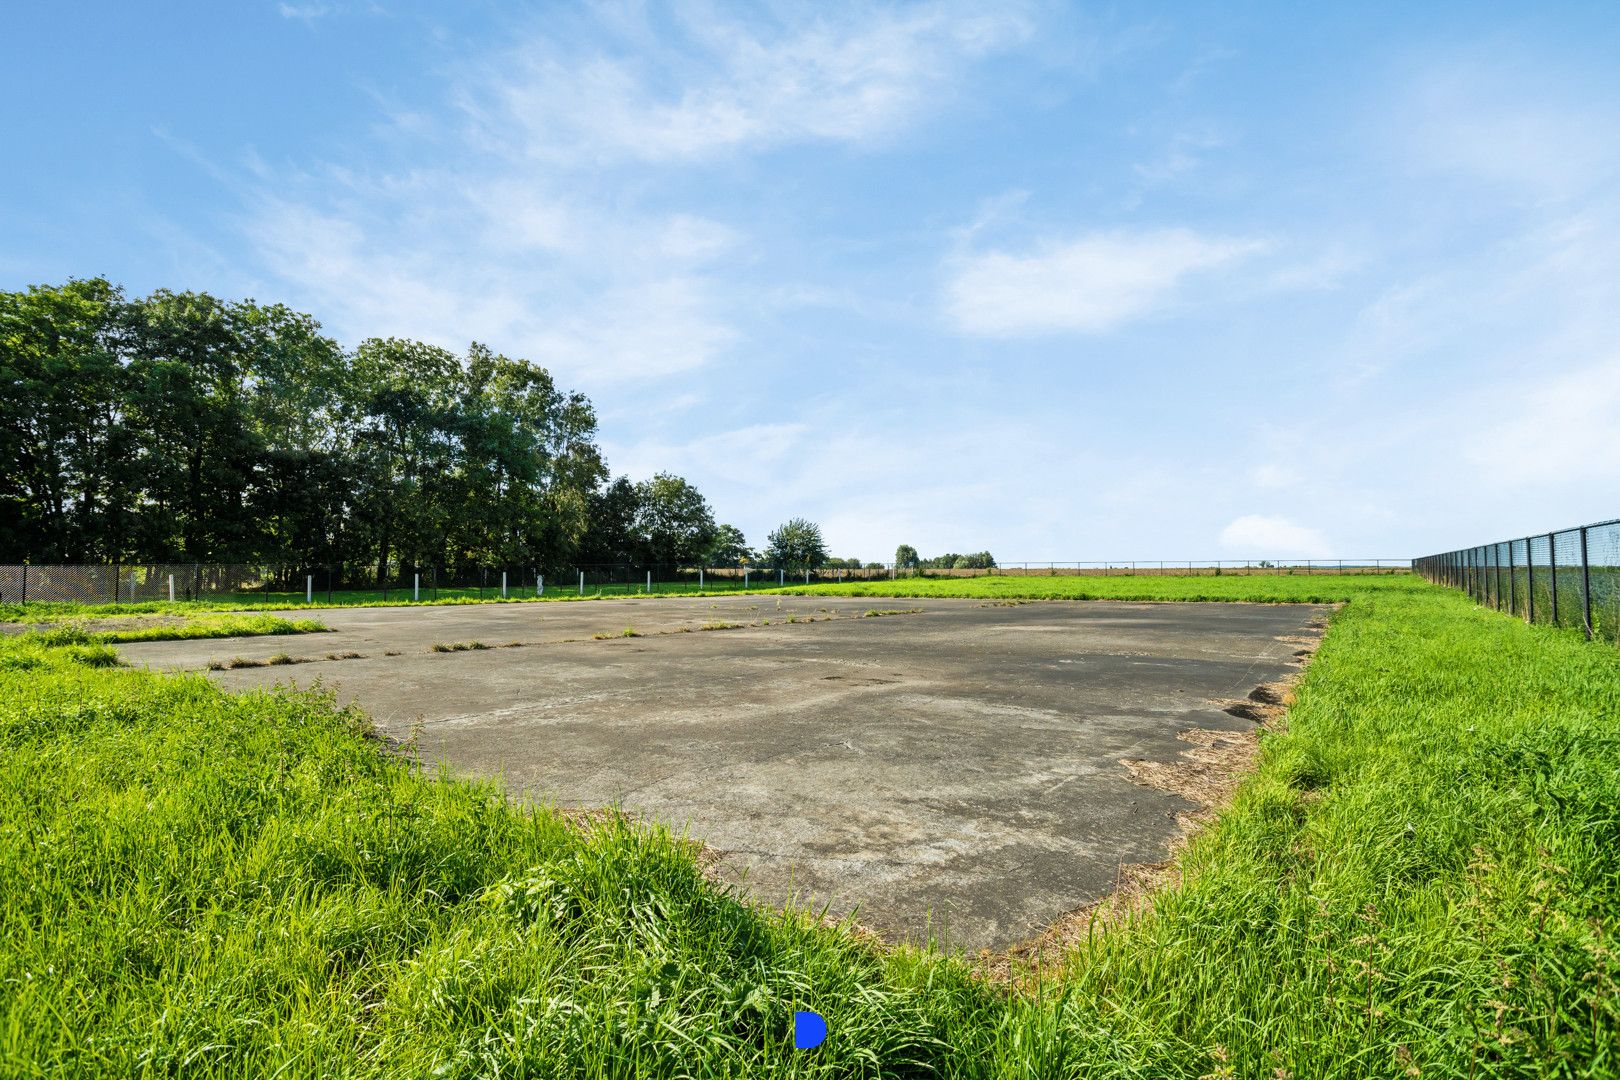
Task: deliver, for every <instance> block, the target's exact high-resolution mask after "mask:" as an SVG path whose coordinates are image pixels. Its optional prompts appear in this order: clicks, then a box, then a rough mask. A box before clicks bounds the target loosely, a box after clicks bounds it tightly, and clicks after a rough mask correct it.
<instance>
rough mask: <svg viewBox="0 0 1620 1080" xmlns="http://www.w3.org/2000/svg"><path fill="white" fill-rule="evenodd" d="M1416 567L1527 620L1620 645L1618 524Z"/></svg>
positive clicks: (1457, 554)
mask: <svg viewBox="0 0 1620 1080" xmlns="http://www.w3.org/2000/svg"><path fill="white" fill-rule="evenodd" d="M1412 569H1413V570H1415V571H1416V572H1417V573H1419V574H1421V575H1423V576H1424V577H1425V578H1428V579H1429V580H1430V581H1433V582H1437V583H1439V584H1442V585H1449V586H1451V587H1453V588H1457V589H1461V590H1463V591H1464V592H1466V593H1467V594H1468V595H1469V596H1472V597H1473V598H1474V599H1475V600H1476V601H1478V602H1479V603H1480V604H1483V605H1485V606H1487V607H1494V608H1496V609H1497V610H1498V611H1504V612H1508V613H1511V614H1513V615H1517V616H1519V617H1520V618H1522V619H1525V620H1527V621H1529V622H1534V623H1545V624H1547V625H1550V626H1562V627H1569V628H1572V629H1577V630H1581V631H1583V632H1584V633H1585V634H1586V635H1587V637H1590V638H1599V639H1602V640H1605V641H1620V520H1616V521H1600V522H1597V523H1596V524H1593V525H1582V526H1579V527H1577V528H1573V529H1560V530H1557V531H1554V532H1550V533H1542V534H1539V535H1537V536H1527V537H1523V538H1522V539H1517V540H1502V541H1499V542H1497V543H1494V544H1482V545H1480V546H1479V547H1472V548H1459V549H1458V550H1456V551H1447V552H1443V553H1442V554H1439V555H1429V556H1426V557H1424V558H1421V559H1414V560H1412Z"/></svg>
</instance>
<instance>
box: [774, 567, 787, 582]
mask: <svg viewBox="0 0 1620 1080" xmlns="http://www.w3.org/2000/svg"><path fill="white" fill-rule="evenodd" d="M776 584H777V585H778V586H782V585H786V584H787V571H786V570H784V569H782V568H781V567H780V566H778V567H777V568H776Z"/></svg>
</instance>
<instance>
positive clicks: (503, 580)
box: [501, 570, 506, 600]
mask: <svg viewBox="0 0 1620 1080" xmlns="http://www.w3.org/2000/svg"><path fill="white" fill-rule="evenodd" d="M501 599H502V600H505V599H506V571H505V570H502V571H501Z"/></svg>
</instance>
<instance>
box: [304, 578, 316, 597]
mask: <svg viewBox="0 0 1620 1080" xmlns="http://www.w3.org/2000/svg"><path fill="white" fill-rule="evenodd" d="M314 602H315V575H314V574H307V575H305V577H304V603H306V604H313V603H314Z"/></svg>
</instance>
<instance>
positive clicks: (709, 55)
mask: <svg viewBox="0 0 1620 1080" xmlns="http://www.w3.org/2000/svg"><path fill="white" fill-rule="evenodd" d="M337 10H338V7H337V5H334V4H317V3H310V4H307V5H303V6H294V5H292V4H289V5H287V6H286V8H285V9H284V10H283V14H284V15H286V16H288V17H289V18H293V17H297V18H306V19H308V18H314V17H316V16H318V15H321V14H325V13H327V12H328V11H337ZM744 10H745V11H749V13H748V14H747V15H746V16H744V17H734V16H732V15H730V14H728V13H723V12H719V11H715V10H711V9H710V8H709V7H708V6H706V5H703V4H701V3H694V4H688V5H677V6H676V7H674V8H671V9H661V10H658V11H650V10H648V9H643V8H639V7H635V6H622V7H617V6H612V5H608V6H601V7H594V8H588V9H586V10H585V11H584V12H583V13H579V14H558V15H557V16H556V17H552V18H548V19H547V20H545V21H544V22H543V23H536V24H535V25H534V26H533V27H532V28H531V29H530V31H529V32H528V33H527V35H526V36H522V37H520V38H519V39H518V42H517V44H516V45H514V46H511V47H503V49H502V50H501V51H499V52H497V53H496V54H494V55H490V54H488V53H485V54H483V55H480V56H477V57H469V58H468V60H467V61H466V62H464V63H463V64H462V65H460V66H459V67H452V68H451V69H449V74H448V76H447V79H446V83H445V84H444V87H443V89H444V96H443V100H442V101H441V102H440V104H439V107H438V108H437V109H435V108H433V107H431V105H430V106H426V107H423V106H421V103H420V102H417V103H413V106H412V108H411V109H410V110H409V111H408V112H409V117H410V123H409V124H408V125H405V126H400V125H397V124H396V125H394V126H393V127H391V128H389V129H388V132H387V139H386V140H385V146H384V149H385V150H386V151H388V152H387V153H379V154H376V155H362V154H358V153H357V154H355V155H354V156H353V157H350V158H348V159H344V160H338V161H334V162H331V163H325V164H314V165H309V166H306V167H304V168H274V167H271V166H268V165H265V164H264V163H263V162H257V163H254V164H252V165H250V168H249V174H250V175H249V176H248V177H247V178H246V179H245V180H244V181H242V182H240V186H241V188H242V190H243V195H244V201H245V202H246V204H247V211H246V214H245V217H244V221H243V227H244V231H245V232H246V234H247V237H248V239H249V241H250V243H251V244H252V245H253V246H254V248H255V249H256V254H257V255H258V262H259V264H260V265H262V266H263V267H264V268H265V270H266V271H267V272H268V273H269V274H270V275H273V276H274V277H275V278H276V279H278V280H276V281H275V282H274V283H273V287H274V288H275V289H276V290H277V291H278V292H279V293H280V294H281V295H283V296H285V297H287V299H288V300H290V301H292V302H293V303H295V304H297V305H299V306H302V307H306V308H308V309H310V310H313V311H316V312H319V313H320V315H321V317H322V318H323V320H325V321H326V322H327V323H328V325H329V326H330V327H331V329H332V330H333V331H334V332H336V333H338V334H339V335H340V336H343V337H346V338H355V337H361V336H367V335H373V334H391V335H408V336H412V337H418V338H422V339H424V340H427V341H431V342H433V343H435V344H439V345H443V346H446V347H449V348H461V347H463V346H465V344H466V343H467V341H469V340H472V339H477V340H480V341H486V342H488V343H489V344H490V345H492V346H494V347H495V348H498V349H500V350H502V351H505V352H508V353H511V354H516V355H522V356H526V357H527V358H529V359H532V360H535V361H537V362H539V363H542V364H545V365H546V366H548V367H551V368H553V369H554V370H555V372H556V374H557V375H558V377H559V378H560V379H562V380H563V381H564V383H565V384H567V385H572V386H579V387H581V388H583V389H585V390H587V391H589V392H594V391H595V390H597V389H599V388H601V387H603V386H604V385H606V384H609V383H620V384H623V383H624V382H626V381H631V380H650V379H658V378H667V377H670V376H675V375H680V374H684V373H689V372H692V371H695V370H697V369H700V368H703V367H705V366H708V365H711V364H713V363H715V362H716V361H717V360H718V359H719V358H721V357H722V356H724V355H725V354H726V353H727V351H728V350H729V349H730V348H731V347H732V346H733V345H734V344H735V343H736V342H738V341H741V340H743V339H744V337H745V334H744V332H743V329H742V326H743V324H745V323H746V322H747V321H748V320H749V319H750V318H751V317H753V315H754V314H755V313H757V312H759V311H760V310H762V309H763V308H764V307H765V306H766V305H767V304H768V303H769V302H770V301H769V297H768V296H765V295H764V294H765V293H767V292H769V291H770V290H769V288H768V283H758V282H755V281H754V280H752V279H751V278H750V276H749V271H750V268H751V266H752V264H753V263H754V261H755V260H756V258H757V255H756V254H755V252H754V250H753V249H752V248H751V247H750V237H749V236H748V235H746V234H745V233H744V232H743V231H742V230H740V229H739V228H737V227H735V226H733V225H732V224H729V223H727V222H725V221H720V220H716V219H715V218H714V217H711V216H705V215H704V214H702V213H698V212H694V211H693V209H692V208H691V207H692V204H691V203H690V202H688V203H687V204H686V205H682V204H680V203H679V202H678V201H676V200H670V199H668V198H667V195H666V192H667V191H668V190H669V186H668V185H666V184H664V183H663V180H664V178H665V175H667V174H665V173H661V172H660V171H659V166H668V165H672V164H677V163H687V162H691V161H695V160H698V159H702V158H707V157H712V156H714V155H717V154H722V153H724V154H736V153H741V152H745V151H749V152H752V151H758V150H762V149H766V148H770V147H774V146H780V145H783V144H786V143H792V142H806V141H808V142H819V141H844V142H860V141H863V140H866V139H868V138H873V137H878V136H882V135H885V134H887V133H890V132H893V131H895V130H898V129H899V128H900V127H902V126H903V125H904V124H906V123H907V122H908V121H910V120H912V119H913V118H915V117H917V116H919V115H921V114H923V113H924V112H925V111H928V110H932V109H937V108H939V107H940V106H941V105H942V103H944V102H945V101H946V100H947V99H948V98H949V96H950V94H951V93H952V92H953V89H954V88H955V86H956V83H957V80H958V79H959V77H960V76H962V75H963V73H964V72H965V70H966V68H967V66H968V65H970V64H971V63H972V62H973V61H975V60H976V59H978V58H980V57H982V56H984V55H985V54H987V53H989V52H991V51H993V50H996V49H1000V48H1004V47H1006V46H1008V45H1010V44H1013V43H1015V42H1017V41H1020V40H1022V39H1023V38H1024V37H1026V36H1027V35H1028V34H1029V33H1030V27H1029V24H1028V21H1027V20H1026V19H1025V18H1024V17H1023V16H1022V15H1020V14H1019V13H1018V12H1017V11H1016V10H1015V9H1005V10H999V11H998V12H997V13H994V14H991V15H984V14H981V13H979V11H978V10H977V9H976V8H973V7H970V6H967V5H958V4H954V3H932V4H923V5H914V6H907V7H903V8H893V9H890V8H880V9H876V10H868V9H860V8H851V9H843V8H839V9H836V10H833V9H830V8H816V9H807V10H806V12H803V13H801V14H799V15H791V16H786V17H782V18H777V17H774V16H771V15H767V14H763V13H760V12H757V11H752V10H749V9H744ZM655 23H656V25H654V24H655ZM377 107H378V111H379V113H381V114H383V115H390V114H393V115H399V114H400V110H399V109H397V108H396V109H391V108H390V106H389V103H388V102H386V101H379V102H378V103H377ZM396 154H401V155H404V157H403V160H405V161H407V162H410V164H406V165H401V166H399V167H396V168H393V169H390V168H388V167H386V166H381V165H374V164H372V162H373V161H384V162H386V161H390V160H393V158H394V156H395V155H396ZM537 160H538V161H542V162H543V163H544V164H543V165H539V166H537ZM627 161H629V162H636V163H639V164H640V167H638V168H637V169H634V170H630V171H625V170H620V169H618V168H616V166H617V165H618V164H619V163H622V162H627ZM559 164H561V165H566V166H567V167H566V168H558V167H556V166H558V165H559ZM649 165H650V166H651V167H650V168H649ZM672 202H673V203H674V205H671V203H672Z"/></svg>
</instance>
